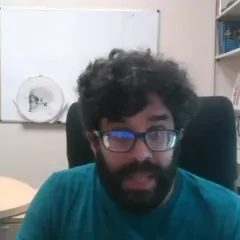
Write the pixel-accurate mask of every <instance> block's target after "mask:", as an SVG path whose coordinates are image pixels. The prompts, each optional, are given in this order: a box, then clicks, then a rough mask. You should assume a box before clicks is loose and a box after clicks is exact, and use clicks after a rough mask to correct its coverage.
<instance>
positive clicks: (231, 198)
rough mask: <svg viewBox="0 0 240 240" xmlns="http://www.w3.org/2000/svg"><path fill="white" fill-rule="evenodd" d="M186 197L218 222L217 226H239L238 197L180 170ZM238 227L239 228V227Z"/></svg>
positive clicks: (239, 206)
mask: <svg viewBox="0 0 240 240" xmlns="http://www.w3.org/2000/svg"><path fill="white" fill-rule="evenodd" d="M180 173H181V175H182V176H183V182H184V188H185V192H186V194H187V195H188V196H187V197H188V198H190V199H191V200H192V201H194V206H195V208H197V209H198V210H197V211H200V209H202V210H203V211H204V212H205V213H208V214H210V215H209V216H211V217H213V219H215V220H216V222H218V226H221V227H224V226H223V223H224V225H225V226H227V225H228V226H229V227H228V228H229V229H228V230H231V227H234V226H235V225H236V224H237V223H238V224H240V215H239V214H240V196H238V195H237V194H236V193H235V192H233V191H230V190H229V189H227V188H225V187H222V186H220V185H218V184H215V183H213V182H211V181H208V180H206V179H203V178H201V177H198V176H196V175H194V174H191V173H189V172H187V171H185V170H182V169H180ZM239 227H240V226H239Z"/></svg>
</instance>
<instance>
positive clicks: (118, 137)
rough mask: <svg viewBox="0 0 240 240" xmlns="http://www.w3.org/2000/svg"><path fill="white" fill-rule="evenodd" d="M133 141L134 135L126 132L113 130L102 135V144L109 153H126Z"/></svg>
mask: <svg viewBox="0 0 240 240" xmlns="http://www.w3.org/2000/svg"><path fill="white" fill-rule="evenodd" d="M134 141H135V135H134V133H132V132H130V131H127V130H113V131H109V132H105V133H104V134H103V143H104V145H105V147H106V148H107V149H109V150H111V151H119V152H125V151H128V150H129V149H130V148H131V147H132V145H133V143H134Z"/></svg>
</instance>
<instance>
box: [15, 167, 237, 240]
mask: <svg viewBox="0 0 240 240" xmlns="http://www.w3.org/2000/svg"><path fill="white" fill-rule="evenodd" d="M17 239H19V240H53V239H54V240H108V239H109V240H160V239H164V240H188V239H189V240H193V239H195V240H203V239H204V240H208V239H209V240H216V239H219V240H224V239H226V240H240V198H239V197H238V196H237V195H236V194H235V193H233V192H230V191H228V190H227V189H224V188H222V187H221V186H219V185H216V184H214V183H211V182H209V181H206V180H204V179H201V178H199V177H197V176H195V175H192V174H190V173H189V172H186V171H184V170H182V169H178V172H177V178H176V185H175V189H174V191H173V194H172V195H171V197H170V199H169V200H168V201H167V202H166V204H164V205H163V206H161V207H159V208H158V209H156V210H155V211H153V212H151V213H150V214H148V215H142V216H139V215H138V216H136V215H133V214H131V213H129V212H125V211H123V210H122V209H120V208H119V207H118V206H117V205H116V204H115V203H114V202H112V201H111V200H110V199H109V197H108V196H107V194H106V193H105V191H104V190H103V188H102V187H101V185H100V183H99V179H98V176H97V174H96V169H95V165H94V164H88V165H85V166H81V167H76V168H73V169H70V170H65V171H61V172H58V173H54V174H53V175H52V176H51V177H50V178H49V179H48V180H47V181H46V182H45V183H44V184H43V186H42V187H41V189H40V190H39V192H38V193H37V195H36V197H35V199H34V200H33V201H32V203H31V205H30V207H29V209H28V212H27V214H26V217H25V219H24V221H23V224H22V226H21V229H20V231H19V234H18V236H17Z"/></svg>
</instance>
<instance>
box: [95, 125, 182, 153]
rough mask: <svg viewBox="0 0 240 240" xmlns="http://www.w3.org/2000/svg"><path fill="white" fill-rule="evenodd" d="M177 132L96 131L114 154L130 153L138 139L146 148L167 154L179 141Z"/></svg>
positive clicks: (156, 130) (162, 130) (160, 130)
mask: <svg viewBox="0 0 240 240" xmlns="http://www.w3.org/2000/svg"><path fill="white" fill-rule="evenodd" d="M178 132H179V131H175V130H165V129H154V130H149V131H147V132H138V133H136V132H133V131H131V130H126V129H116V130H111V131H105V132H100V131H94V133H95V135H96V136H97V137H99V138H101V139H102V142H103V145H104V147H105V148H106V149H107V150H109V151H112V152H128V151H130V150H131V149H132V148H133V146H134V145H135V143H136V141H137V139H143V141H144V143H145V144H146V146H147V147H148V148H149V149H150V150H151V151H154V152H165V151H169V150H171V149H173V148H174V147H175V145H176V143H177V140H178V135H179V134H178Z"/></svg>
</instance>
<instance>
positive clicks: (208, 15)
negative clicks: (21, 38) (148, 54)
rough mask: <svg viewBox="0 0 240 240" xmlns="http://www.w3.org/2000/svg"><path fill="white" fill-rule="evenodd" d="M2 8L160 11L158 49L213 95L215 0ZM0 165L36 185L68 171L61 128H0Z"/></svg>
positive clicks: (91, 1) (46, 2) (63, 1)
mask: <svg viewBox="0 0 240 240" xmlns="http://www.w3.org/2000/svg"><path fill="white" fill-rule="evenodd" d="M0 4H1V5H8V6H9V5H11V6H35V7H36V6H38V7H54V8H64V7H67V8H73V7H78V8H81V7H83V8H125V9H126V8H138V9H160V10H161V39H160V49H161V51H162V52H163V53H164V54H165V55H167V56H169V57H174V58H175V59H177V60H178V61H180V62H182V63H185V64H186V66H187V67H188V69H189V71H190V74H191V76H192V79H193V83H194V85H195V86H196V90H197V92H198V93H199V94H200V95H212V94H213V79H214V61H213V59H214V37H215V36H214V31H215V30H214V29H215V26H214V25H215V21H214V19H215V0H201V1H199V0H102V1H100V0H88V1H84V0H68V1H67V0H18V1H17V0H0ZM146 34H147V33H146ZM13 71H14V66H13ZM0 161H1V162H0V175H7V176H11V177H15V178H18V179H21V180H23V181H26V182H28V183H30V184H31V185H33V186H34V187H39V185H40V184H42V182H43V181H44V180H45V179H46V178H47V177H48V176H49V174H51V173H52V172H53V171H56V170H59V169H63V168H66V167H67V160H66V142H65V131H64V126H40V125H31V124H29V125H27V126H23V125H21V124H0Z"/></svg>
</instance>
